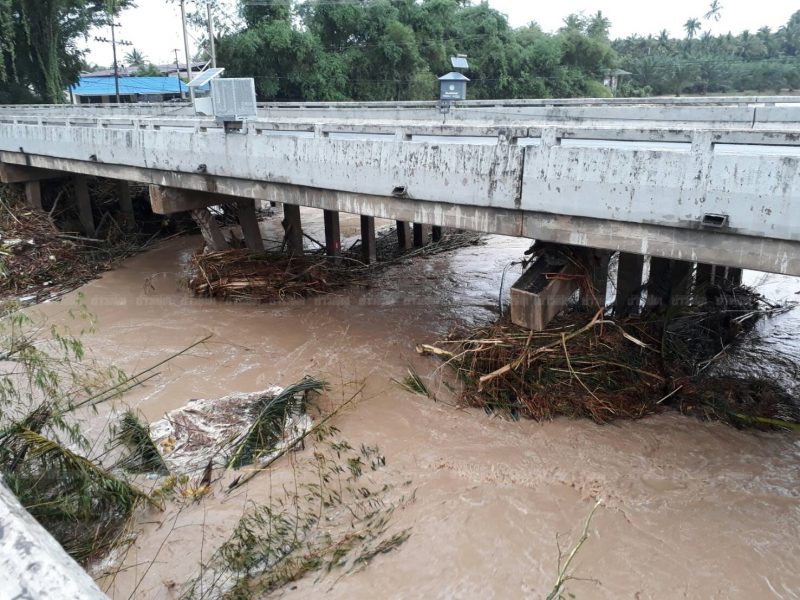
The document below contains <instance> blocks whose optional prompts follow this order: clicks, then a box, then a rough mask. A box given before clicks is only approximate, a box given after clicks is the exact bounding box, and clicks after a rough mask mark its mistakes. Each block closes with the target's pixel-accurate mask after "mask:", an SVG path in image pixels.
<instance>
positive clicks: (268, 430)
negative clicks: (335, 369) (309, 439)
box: [227, 377, 327, 469]
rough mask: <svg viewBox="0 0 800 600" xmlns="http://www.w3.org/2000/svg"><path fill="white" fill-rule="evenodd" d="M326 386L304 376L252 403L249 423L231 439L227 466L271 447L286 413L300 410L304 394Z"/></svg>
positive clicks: (236, 465)
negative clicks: (243, 430)
mask: <svg viewBox="0 0 800 600" xmlns="http://www.w3.org/2000/svg"><path fill="white" fill-rule="evenodd" d="M326 387H327V384H326V383H325V382H324V381H322V380H321V379H316V378H313V377H304V378H303V379H301V380H300V381H299V382H297V383H295V384H293V385H290V386H288V387H287V388H285V389H284V390H283V391H282V392H281V393H280V394H277V395H276V396H264V397H263V398H262V399H261V401H260V402H258V403H256V405H255V407H254V413H255V418H254V419H253V423H252V424H251V425H250V427H248V428H247V431H245V432H244V433H243V434H242V435H241V436H239V437H238V438H237V439H236V440H235V441H234V447H233V451H232V452H231V455H230V458H229V459H228V464H227V467H228V468H229V469H238V468H240V467H243V466H245V465H249V464H252V463H253V462H254V461H255V460H257V459H258V457H259V456H261V455H263V454H265V453H268V452H270V451H271V450H273V449H274V448H275V446H276V445H277V444H278V442H280V441H281V439H282V437H283V434H284V427H285V425H286V419H287V417H289V416H291V415H294V414H300V413H302V412H304V411H305V404H306V399H307V397H308V394H309V393H313V392H321V391H322V390H324V389H325V388H326Z"/></svg>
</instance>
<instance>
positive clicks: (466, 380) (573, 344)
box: [417, 286, 800, 429]
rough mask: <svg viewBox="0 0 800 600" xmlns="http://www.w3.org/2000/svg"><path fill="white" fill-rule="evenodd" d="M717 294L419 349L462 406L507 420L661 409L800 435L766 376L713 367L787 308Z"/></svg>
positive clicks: (617, 415) (791, 405)
mask: <svg viewBox="0 0 800 600" xmlns="http://www.w3.org/2000/svg"><path fill="white" fill-rule="evenodd" d="M718 292H719V294H718V295H717V296H716V298H715V301H714V302H707V303H705V304H703V305H700V306H695V307H682V308H681V309H680V310H679V311H677V312H675V313H674V314H660V313H645V314H643V315H641V316H633V317H628V318H625V319H617V320H613V321H612V320H610V319H608V318H606V317H604V315H603V313H602V311H600V312H598V313H597V314H595V315H594V317H593V318H590V317H587V314H586V313H584V312H579V311H574V312H568V313H565V314H563V315H561V316H559V317H557V318H556V319H554V320H553V322H552V323H551V325H550V327H549V328H547V329H545V330H544V331H530V330H527V329H525V328H523V327H520V326H517V325H513V324H512V323H510V322H509V321H508V320H507V319H503V320H501V321H498V322H496V323H493V324H491V325H488V326H484V327H479V328H475V329H472V330H469V331H466V332H461V333H456V334H454V335H452V336H450V337H449V338H448V339H446V340H441V341H438V342H436V343H434V344H422V345H420V346H418V348H417V350H418V352H420V353H422V354H430V355H435V356H437V357H439V358H441V359H443V360H444V361H446V364H447V365H448V366H450V367H452V368H453V369H454V370H455V372H456V373H457V375H458V377H459V379H460V380H461V381H462V382H463V384H464V389H463V393H462V396H461V402H462V403H463V404H464V405H468V406H475V407H481V408H484V409H486V410H487V411H502V412H506V413H509V414H511V415H512V416H514V417H526V418H532V419H537V420H543V419H549V418H553V417H555V416H559V415H562V416H570V417H586V418H590V419H592V420H593V421H595V422H598V423H605V422H608V421H612V420H614V419H637V418H640V417H643V416H645V415H648V414H652V413H655V412H658V411H660V410H662V409H664V408H666V407H668V406H669V407H673V408H675V409H677V410H679V411H681V412H683V413H685V414H692V415H696V416H700V417H702V418H714V419H720V420H723V421H728V422H730V423H732V424H735V425H756V426H759V425H763V426H767V427H770V426H779V427H787V428H792V429H795V428H798V427H800V426H798V425H797V424H796V423H797V421H800V406H798V404H797V403H796V402H795V401H794V399H793V398H792V397H791V395H790V394H789V393H788V392H786V391H785V390H783V389H782V388H781V387H780V386H779V385H778V384H776V383H774V382H773V381H771V378H770V377H769V375H768V374H764V376H763V377H759V376H754V377H750V378H741V377H736V376H730V375H728V374H726V373H724V372H716V371H715V370H714V369H713V368H712V367H713V366H714V365H715V364H716V363H717V361H719V359H720V358H721V357H723V356H725V355H727V354H729V353H731V352H735V350H736V343H737V341H738V340H740V339H741V337H742V336H743V334H744V333H745V332H747V331H748V330H750V329H752V327H753V325H754V324H755V323H756V322H757V320H758V319H759V318H763V317H766V316H770V315H775V314H778V313H781V312H785V311H786V310H790V309H791V308H793V305H785V306H775V305H772V304H769V303H768V302H767V301H766V300H764V299H763V298H762V297H761V296H760V295H759V294H757V293H756V292H755V291H753V290H751V289H749V288H746V287H744V286H735V287H731V288H727V289H719V290H718Z"/></svg>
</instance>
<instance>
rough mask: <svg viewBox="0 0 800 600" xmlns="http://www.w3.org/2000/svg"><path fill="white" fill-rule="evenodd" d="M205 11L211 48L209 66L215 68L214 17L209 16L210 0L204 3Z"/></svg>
mask: <svg viewBox="0 0 800 600" xmlns="http://www.w3.org/2000/svg"><path fill="white" fill-rule="evenodd" d="M206 11H207V13H208V43H209V44H210V48H211V67H212V68H214V69H216V68H217V50H216V48H215V46H214V17H213V16H211V2H209V3H208V4H206Z"/></svg>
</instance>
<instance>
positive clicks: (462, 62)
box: [450, 56, 469, 69]
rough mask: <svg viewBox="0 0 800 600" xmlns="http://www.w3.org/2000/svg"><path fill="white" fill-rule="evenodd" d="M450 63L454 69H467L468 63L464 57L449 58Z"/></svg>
mask: <svg viewBox="0 0 800 600" xmlns="http://www.w3.org/2000/svg"><path fill="white" fill-rule="evenodd" d="M450 63H451V64H452V65H453V68H454V69H469V63H468V62H467V57H466V56H451V57H450Z"/></svg>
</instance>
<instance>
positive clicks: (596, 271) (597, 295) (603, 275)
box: [575, 248, 611, 310]
mask: <svg viewBox="0 0 800 600" xmlns="http://www.w3.org/2000/svg"><path fill="white" fill-rule="evenodd" d="M575 257H576V259H577V261H578V263H579V264H580V266H581V267H582V268H583V269H584V270H585V271H586V274H587V276H588V278H589V280H588V282H587V283H588V285H589V286H590V287H591V289H582V290H581V298H580V302H581V304H582V305H583V306H587V307H590V308H593V309H594V310H598V309H600V308H603V307H605V305H606V293H607V291H608V262H609V261H610V260H611V252H608V251H606V250H597V249H594V248H575Z"/></svg>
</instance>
